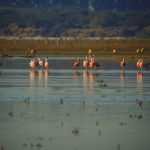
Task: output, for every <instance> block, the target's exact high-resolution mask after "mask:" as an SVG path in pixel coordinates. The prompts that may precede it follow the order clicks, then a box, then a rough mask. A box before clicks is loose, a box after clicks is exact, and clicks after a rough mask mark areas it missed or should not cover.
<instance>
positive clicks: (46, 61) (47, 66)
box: [45, 58, 50, 69]
mask: <svg viewBox="0 0 150 150" xmlns="http://www.w3.org/2000/svg"><path fill="white" fill-rule="evenodd" d="M45 68H46V69H49V68H50V64H49V63H48V60H47V58H46V59H45Z"/></svg>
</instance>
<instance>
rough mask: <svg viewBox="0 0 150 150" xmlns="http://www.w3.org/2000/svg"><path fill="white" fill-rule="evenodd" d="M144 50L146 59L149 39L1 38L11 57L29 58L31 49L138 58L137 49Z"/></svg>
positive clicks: (3, 49) (0, 45)
mask: <svg viewBox="0 0 150 150" xmlns="http://www.w3.org/2000/svg"><path fill="white" fill-rule="evenodd" d="M142 47H143V48H144V54H143V55H144V57H150V40H149V39H92V38H91V39H88V38H74V39H73V38H71V39H67V38H51V39H50V38H43V39H15V38H14V39H6V38H0V51H1V53H2V52H3V53H5V54H7V55H11V56H16V55H17V56H18V55H19V56H27V54H28V53H29V52H30V50H31V49H35V50H37V52H38V54H40V55H45V54H48V55H50V54H65V55H83V54H86V53H87V51H88V49H89V48H91V49H92V50H93V51H94V54H100V55H106V54H107V55H112V49H114V48H115V49H116V50H117V54H116V55H118V56H121V57H122V56H124V55H127V56H129V57H136V56H137V54H136V49H138V48H140V49H141V48H142Z"/></svg>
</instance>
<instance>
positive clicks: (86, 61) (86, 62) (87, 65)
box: [83, 57, 89, 70]
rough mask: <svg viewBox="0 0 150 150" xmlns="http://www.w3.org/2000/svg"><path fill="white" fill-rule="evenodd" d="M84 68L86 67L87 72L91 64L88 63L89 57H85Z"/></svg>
mask: <svg viewBox="0 0 150 150" xmlns="http://www.w3.org/2000/svg"><path fill="white" fill-rule="evenodd" d="M83 67H84V68H85V69H86V70H88V67H89V62H88V59H87V57H85V60H84V61H83Z"/></svg>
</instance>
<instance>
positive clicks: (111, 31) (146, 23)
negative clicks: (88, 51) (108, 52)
mask: <svg viewBox="0 0 150 150" xmlns="http://www.w3.org/2000/svg"><path fill="white" fill-rule="evenodd" d="M149 8H150V1H149V0H7V1H6V0H1V1H0V20H1V21H0V35H4V36H5V35H6V36H7V35H13V36H21V37H22V36H38V35H40V36H72V37H76V36H80V37H89V36H90V37H116V36H123V37H144V38H149V37H150V19H149V18H150V10H149Z"/></svg>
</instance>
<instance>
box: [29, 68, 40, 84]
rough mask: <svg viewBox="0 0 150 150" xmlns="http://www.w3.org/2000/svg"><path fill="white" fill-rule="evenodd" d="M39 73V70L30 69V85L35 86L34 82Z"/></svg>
mask: <svg viewBox="0 0 150 150" xmlns="http://www.w3.org/2000/svg"><path fill="white" fill-rule="evenodd" d="M37 75H38V71H37V70H31V71H30V74H29V76H30V86H31V87H33V86H34V83H35V77H36V76H37Z"/></svg>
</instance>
